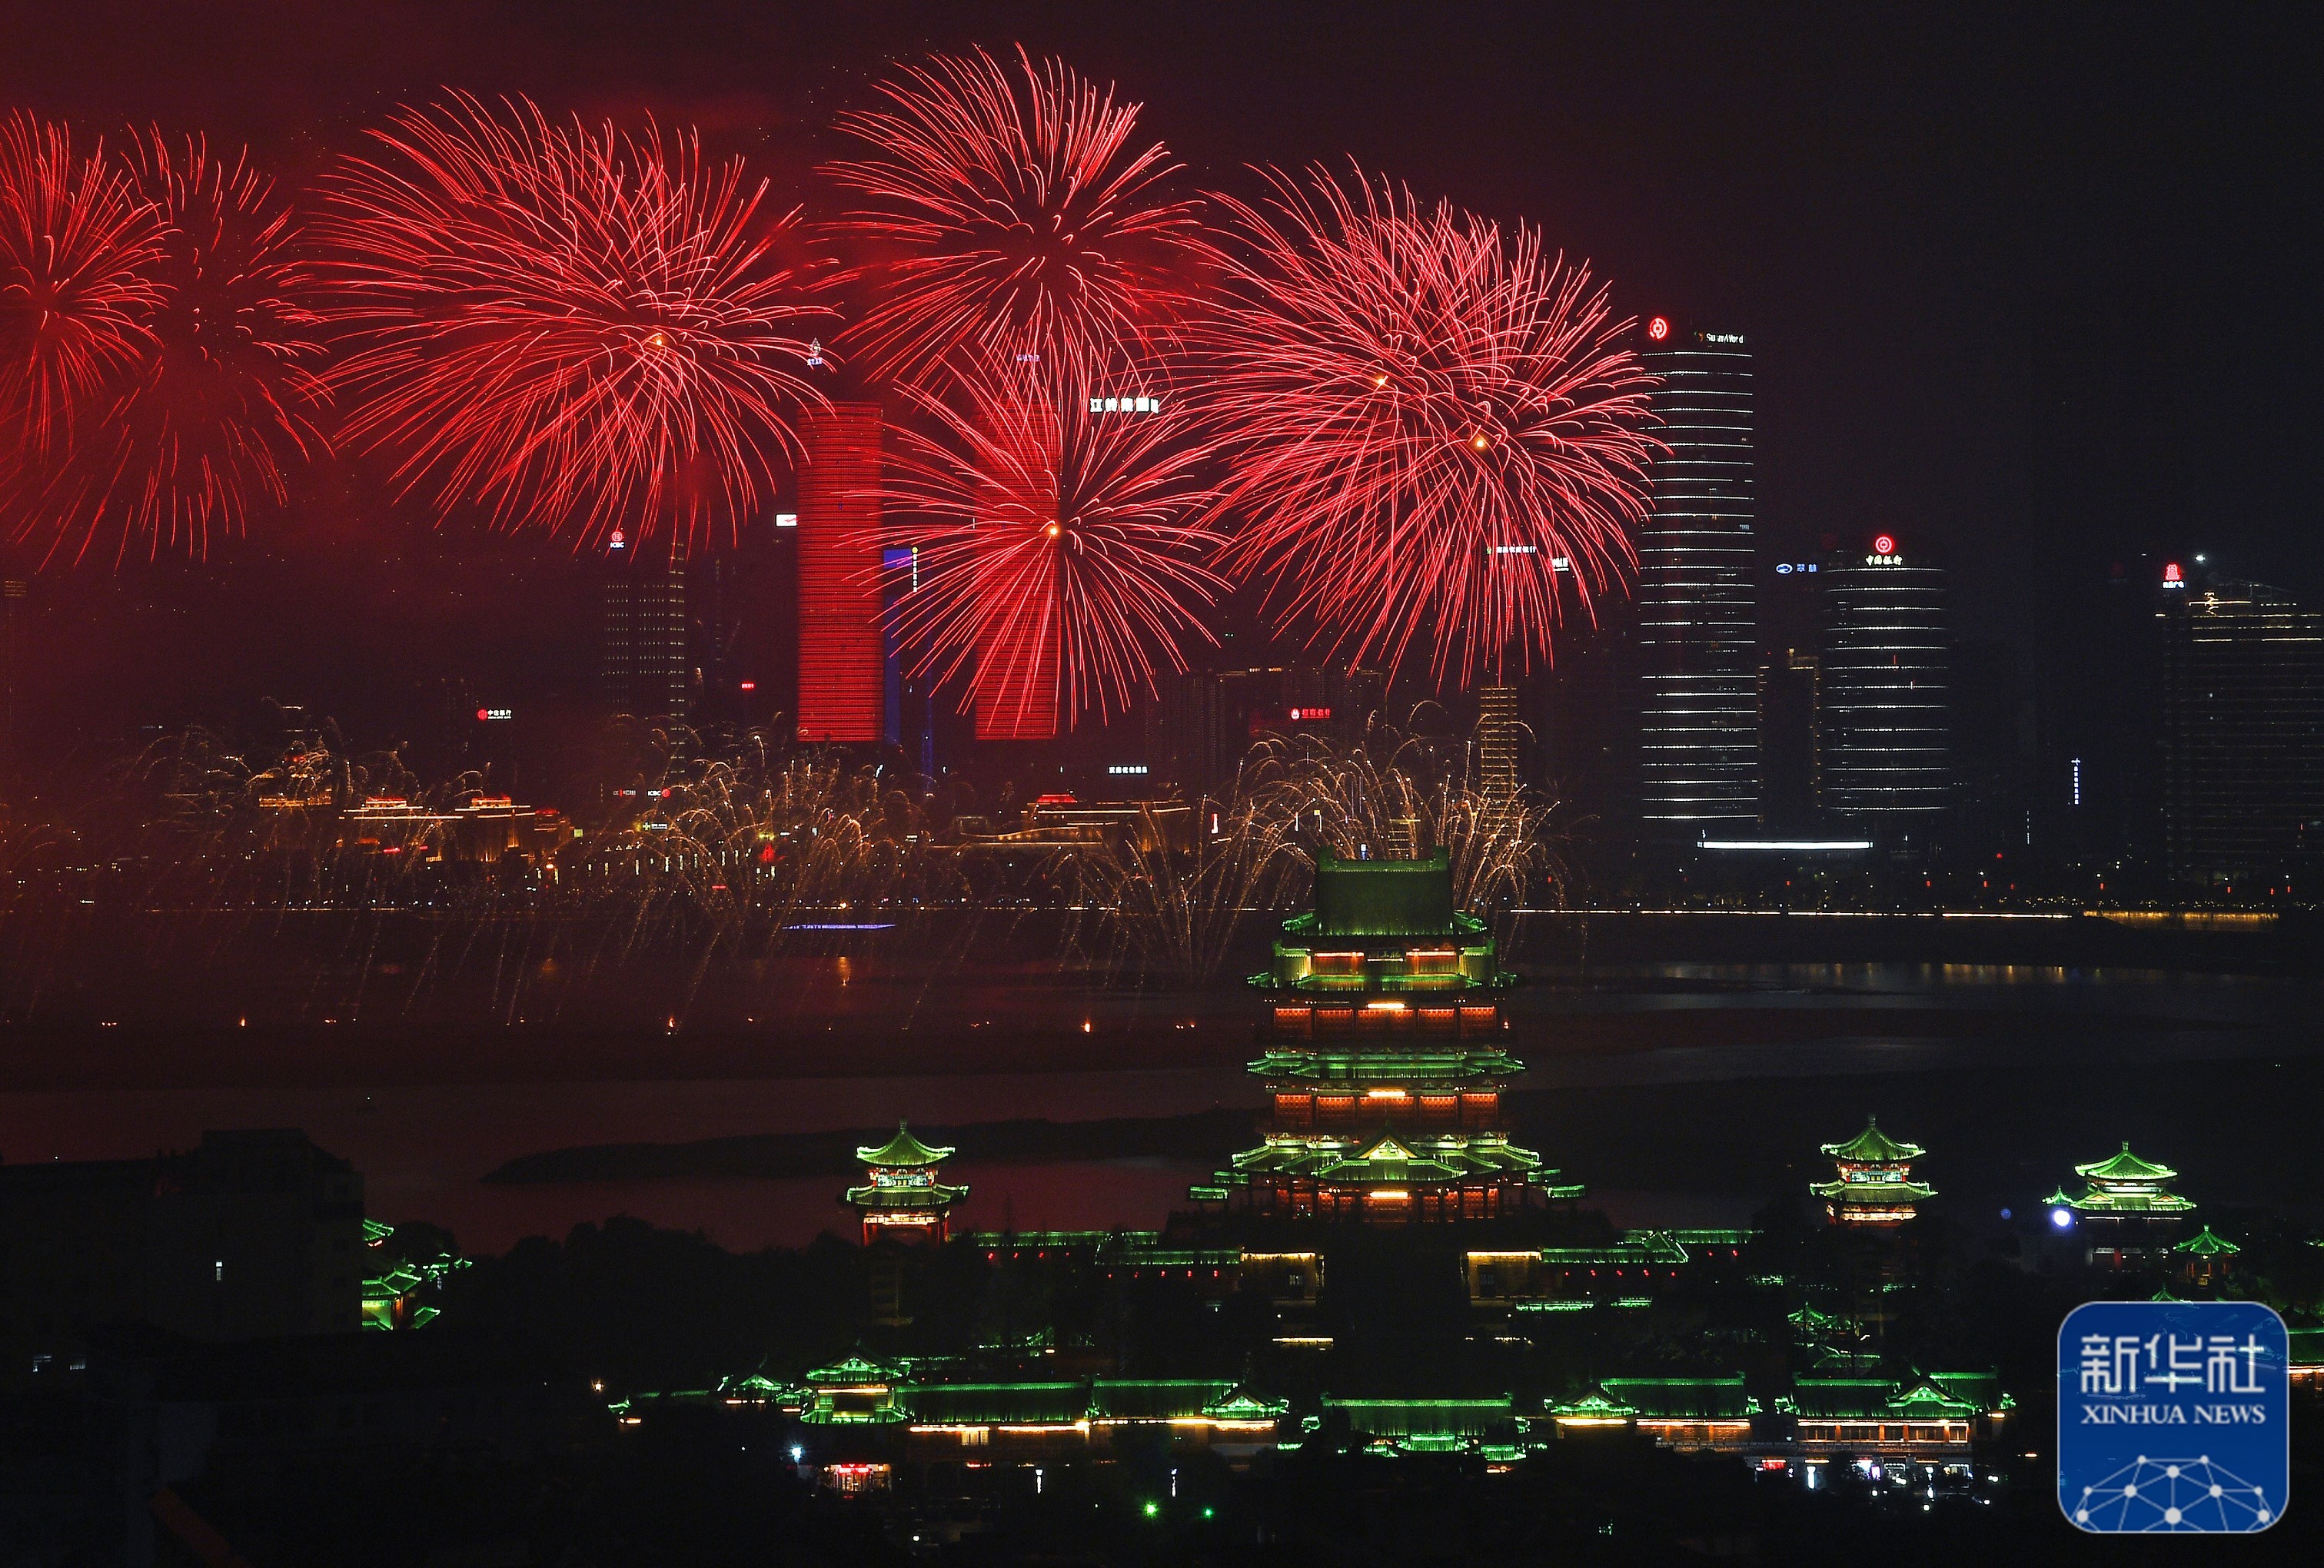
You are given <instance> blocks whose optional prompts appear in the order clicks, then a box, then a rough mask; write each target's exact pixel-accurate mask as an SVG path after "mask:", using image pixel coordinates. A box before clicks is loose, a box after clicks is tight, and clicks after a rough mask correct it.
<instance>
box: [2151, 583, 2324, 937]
mask: <svg viewBox="0 0 2324 1568" xmlns="http://www.w3.org/2000/svg"><path fill="white" fill-rule="evenodd" d="M2163 571H2164V576H2163V590H2162V592H2163V605H2162V610H2161V613H2160V615H2161V621H2162V625H2163V714H2162V718H2163V841H2164V844H2165V847H2166V849H2167V851H2168V854H2169V863H2170V870H2171V874H2172V878H2173V880H2175V881H2182V882H2199V883H2204V884H2208V885H2212V886H2218V887H2222V888H2224V889H2226V890H2230V891H2233V892H2235V893H2237V894H2260V893H2266V892H2271V891H2277V890H2282V889H2283V888H2284V887H2285V886H2286V885H2287V884H2289V885H2290V887H2291V890H2292V891H2293V892H2295V893H2298V892H2301V891H2302V890H2305V891H2306V892H2307V894H2308V895H2309V896H2310V897H2312V896H2313V891H2314V890H2313V886H2312V883H2311V882H2310V876H2311V875H2312V873H2314V872H2318V871H2319V870H2324V614H2319V613H2317V612H2316V611H2313V610H2308V609H2303V608H2301V606H2300V605H2299V604H2295V603H2293V601H2292V599H2291V597H2290V596H2289V595H2286V594H2284V593H2283V592H2282V590H2281V589H2277V588H2271V587H2269V586H2266V585H2265V584H2263V583H2250V582H2243V581H2239V580H2236V579H2232V578H2224V577H2221V578H2212V579H2209V580H2208V581H2205V582H2203V583H2201V584H2200V585H2199V586H2198V585H2195V584H2191V583H2190V582H2189V581H2188V580H2187V577H2186V576H2185V575H2184V574H2183V573H2182V572H2181V568H2180V567H2178V566H2176V565H2171V566H2166V567H2164V568H2163Z"/></svg>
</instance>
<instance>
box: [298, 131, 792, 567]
mask: <svg viewBox="0 0 2324 1568" xmlns="http://www.w3.org/2000/svg"><path fill="white" fill-rule="evenodd" d="M373 135H374V138H375V139H376V140H377V142H378V143H380V146H381V149H382V154H381V156H380V157H379V158H378V159H376V160H359V161H352V162H350V163H349V164H348V165H347V166H346V168H344V169H343V170H342V171H341V172H340V174H339V176H338V178H337V180H336V181H335V182H334V186H333V189H332V192H331V203H330V206H329V208H328V209H327V217H326V218H325V219H324V220H323V221H322V222H320V223H318V231H319V232H320V234H321V235H322V237H323V238H324V240H325V241H326V243H327V245H328V247H329V253H330V259H329V262H328V264H327V277H328V279H329V281H330V284H331V287H332V291H333V292H332V304H331V307H330V310H329V314H330V315H331V316H332V317H333V318H334V319H335V320H337V321H339V322H341V323H343V324H345V326H346V328H347V330H348V335H349V339H350V346H351V349H352V352H351V353H350V355H349V356H348V358H347V360H346V364H345V365H344V367H343V369H342V371H341V373H340V375H339V378H338V380H339V383H340V384H342V385H343V386H344V387H345V388H346V390H347V391H348V392H350V393H351V394H352V396H353V398H354V399H355V409H354V411H353V415H352V418H351V420H349V423H348V426H347V433H348V435H349V436H350V437H351V438H354V439H355V440H356V441H358V442H360V443H362V444H364V445H366V446H374V447H386V448H388V449H390V450H392V452H394V453H395V454H396V455H397V457H398V464H397V467H396V469H395V478H396V480H397V482H398V484H400V485H401V486H403V487H404V488H406V489H410V488H412V487H415V486H418V485H420V484H422V483H423V482H424V483H426V484H429V486H431V487H432V488H433V490H434V492H435V493H436V495H437V497H438V500H439V502H441V503H446V504H449V503H457V502H475V503H481V504H484V505H485V506H486V507H488V508H489V509H490V511H491V514H492V516H493V520H494V521H496V522H501V523H510V522H517V521H521V522H522V523H524V524H526V525H539V526H543V527H547V528H549V529H550V530H559V529H562V528H564V527H566V526H567V525H568V524H572V523H575V522H576V521H577V522H578V525H579V527H580V528H581V530H582V534H581V542H585V543H586V541H587V540H591V539H594V538H595V537H597V536H598V535H601V534H603V533H604V532H606V531H607V530H611V529H613V528H614V527H616V526H628V527H630V528H632V530H636V531H638V532H641V533H642V532H645V531H647V530H650V529H651V528H653V527H655V526H657V524H658V523H659V521H663V520H669V521H673V522H676V523H678V524H679V525H682V526H685V527H687V528H692V527H695V526H697V525H698V524H700V523H701V522H703V521H705V520H706V519H707V518H709V517H710V516H712V515H714V514H715V512H717V511H718V510H719V509H721V508H722V507H723V509H724V512H725V514H726V515H727V517H728V518H729V519H731V518H733V517H736V516H742V515H747V514H749V513H751V512H754V511H756V510H757V509H758V507H759V504H760V501H761V495H762V493H763V492H764V488H765V486H766V485H767V484H770V481H771V476H772V473H773V471H774V470H775V469H776V468H777V467H778V466H780V464H781V462H782V461H783V460H784V459H785V457H787V455H788V454H789V453H791V452H795V451H796V450H797V448H798V440H797V437H796V435H795V434H794V431H793V428H792V423H793V420H794V419H795V418H796V415H797V412H798V409H799V408H800V407H801V406H802V405H810V406H812V405H816V404H819V403H820V402H821V401H822V394H821V393H820V392H817V391H816V389H815V387H814V386H812V385H811V384H810V383H808V382H807V380H806V379H805V372H806V366H807V360H808V358H809V357H810V345H809V340H808V338H807V336H806V335H805V333H804V332H803V331H801V330H800V329H801V328H802V327H803V326H804V325H805V324H806V323H807V322H808V321H809V320H811V319H812V318H816V316H818V315H819V314H820V312H819V311H817V310H816V308H815V307H814V306H812V305H811V304H810V303H809V302H808V301H807V299H806V297H805V291H804V288H803V284H802V280H801V278H800V277H799V275H798V273H797V272H795V271H794V270H793V268H792V267H791V266H790V265H789V264H788V262H787V261H786V260H785V259H784V258H783V255H782V254H781V252H782V249H783V244H784V241H785V231H786V229H787V228H788V225H789V222H790V218H789V217H788V216H782V217H776V216H771V215H769V214H767V213H765V212H763V211H762V208H763V206H764V204H765V200H766V195H767V185H766V183H765V182H764V181H761V182H759V183H758V184H756V185H750V184H746V183H745V180H744V176H743V171H742V163H741V161H739V160H736V161H728V162H725V163H721V164H716V165H711V166H705V164H704V162H703V161H702V159H701V155H700V151H699V148H698V146H697V144H696V141H695V139H694V138H693V136H692V135H691V134H686V135H679V136H677V137H674V138H673V139H672V140H671V141H670V142H669V143H665V142H664V141H663V139H662V136H661V134H660V132H659V129H658V128H655V127H652V126H649V127H648V128H647V129H646V131H645V132H644V133H643V134H641V135H631V134H625V133H622V132H621V131H618V130H616V129H615V128H614V127H613V126H612V125H604V126H601V127H599V128H597V129H595V130H592V129H590V128H589V127H587V126H586V125H583V124H582V123H581V122H580V121H578V120H577V119H576V120H575V121H573V122H572V123H570V124H552V123H551V122H550V121H549V118H548V117H547V116H546V115H543V114H542V113H541V111H540V110H539V108H538V107H537V106H534V105H533V104H531V103H530V102H527V101H524V100H521V99H520V100H508V101H504V102H503V106H502V108H501V111H500V112H497V113H496V112H495V111H493V109H491V108H488V107H487V106H485V105H484V104H483V103H481V102H480V101H478V100H477V99H475V98H473V97H466V96H457V97H455V98H454V99H453V100H452V101H451V102H450V103H448V104H447V105H444V106H438V107H434V108H426V109H407V110H404V111H403V112H402V113H401V114H399V115H397V116H396V117H395V119H394V121H393V122H392V125H391V126H390V127H389V128H387V129H385V130H381V131H375V132H374V133H373Z"/></svg>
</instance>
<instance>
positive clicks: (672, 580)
mask: <svg viewBox="0 0 2324 1568" xmlns="http://www.w3.org/2000/svg"><path fill="white" fill-rule="evenodd" d="M686 567H687V546H686V540H683V539H674V540H667V541H665V540H638V541H632V540H629V539H627V538H626V537H625V536H624V535H623V534H622V532H621V531H620V530H615V532H614V534H613V538H612V540H609V541H608V543H607V545H606V549H605V579H604V623H603V629H604V636H603V639H602V641H601V642H600V645H599V654H600V658H599V662H598V686H599V690H600V692H601V693H602V694H603V696H604V701H605V703H606V706H609V707H611V708H612V709H613V711H615V712H617V713H626V714H634V715H637V716H638V717H640V718H642V719H659V720H665V721H670V722H676V723H682V722H684V721H685V720H686V719H687V717H689V716H690V715H691V713H692V709H693V703H692V697H693V695H694V667H693V662H692V660H691V659H689V658H688V636H687V630H688V628H687V604H686Z"/></svg>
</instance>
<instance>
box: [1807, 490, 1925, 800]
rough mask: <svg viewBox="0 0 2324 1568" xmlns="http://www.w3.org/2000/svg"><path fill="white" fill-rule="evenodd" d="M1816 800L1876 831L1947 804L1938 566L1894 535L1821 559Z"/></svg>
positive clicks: (1881, 535)
mask: <svg viewBox="0 0 2324 1568" xmlns="http://www.w3.org/2000/svg"><path fill="white" fill-rule="evenodd" d="M1822 576H1823V594H1824V604H1825V609H1826V620H1825V629H1824V639H1825V641H1824V655H1823V671H1822V682H1821V710H1822V715H1823V737H1822V739H1823V744H1822V760H1823V803H1824V806H1825V807H1826V808H1827V809H1829V810H1831V811H1832V812H1834V813H1836V814H1837V815H1839V816H1841V817H1844V818H1846V819H1848V820H1849V821H1851V822H1853V823H1857V824H1860V825H1861V826H1865V827H1867V828H1869V829H1874V830H1879V832H1878V835H1879V836H1883V837H1901V836H1904V835H1910V834H1914V833H1925V832H1927V831H1928V827H1929V826H1930V824H1931V823H1932V821H1933V819H1934V818H1935V817H1936V816H1938V815H1939V814H1940V813H1941V812H1943V811H1944V810H1946V809H1947V808H1948V807H1950V806H1951V804H1952V795H1953V771H1952V757H1951V741H1950V709H1949V700H1948V691H1947V687H1948V685H1949V677H1950V647H1949V642H1948V639H1947V635H1946V626H1945V583H1944V573H1943V571H1942V569H1941V568H1940V567H1937V566H1936V565H1935V564H1934V563H1933V562H1932V561H1929V560H1926V559H1924V558H1922V557H1921V556H1919V555H1918V554H1914V553H1909V552H1907V551H1906V549H1904V544H1903V543H1902V541H1900V540H1897V539H1896V538H1895V536H1894V535H1892V534H1886V533H1884V534H1877V535H1875V536H1874V537H1873V538H1871V539H1870V540H1867V541H1866V548H1865V549H1862V550H1860V551H1856V552H1845V551H1844V552H1841V553H1840V554H1838V555H1835V556H1834V557H1832V558H1831V559H1830V560H1829V561H1827V562H1825V563H1824V569H1823V573H1822Z"/></svg>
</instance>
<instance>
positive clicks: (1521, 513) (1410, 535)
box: [1202, 171, 1652, 684]
mask: <svg viewBox="0 0 2324 1568" xmlns="http://www.w3.org/2000/svg"><path fill="white" fill-rule="evenodd" d="M1270 179H1271V180H1272V183H1273V191H1272V195H1271V197H1270V198H1269V199H1268V201H1267V202H1266V203H1265V204H1264V206H1263V207H1253V206H1250V205H1248V204H1246V203H1243V202H1240V201H1237V200H1235V199H1234V198H1220V199H1221V201H1222V205H1223V206H1224V207H1225V208H1226V209H1227V211H1228V213H1229V215H1230V217H1231V225H1232V227H1233V228H1234V230H1235V231H1236V241H1237V243H1236V244H1234V245H1233V247H1232V249H1231V253H1230V258H1229V260H1228V262H1227V263H1226V272H1225V287H1224V290H1223V293H1222V300H1220V302H1219V303H1218V305H1217V307H1216V309H1214V310H1213V312H1212V313H1210V314H1209V315H1208V316H1207V317H1206V318H1205V320H1204V322H1203V327H1202V343H1203V349H1204V376H1205V380H1204V382H1203V387H1202V392H1203V400H1204V403H1205V406H1206V408H1207V409H1208V410H1209V412H1210V414H1211V416H1212V417H1213V420H1215V422H1216V425H1217V427H1218V429H1220V430H1221V431H1222V432H1223V433H1225V434H1227V435H1229V436H1230V437H1231V439H1232V442H1233V447H1232V450H1233V451H1234V453H1235V455H1236V457H1237V458H1238V466H1237V471H1236V474H1235V475H1234V477H1233V478H1232V479H1231V481H1230V483H1229V484H1228V486H1227V492H1226V496H1225V502H1226V506H1227V509H1228V511H1229V512H1231V513H1232V514H1233V515H1235V516H1236V517H1238V518H1239V519H1240V523H1241V526H1240V530H1239V532H1238V533H1237V534H1236V537H1235V539H1234V542H1233V544H1232V545H1231V547H1230V549H1228V551H1227V553H1226V555H1225V558H1224V560H1225V563H1226V564H1227V566H1228V567H1230V568H1231V569H1236V570H1239V571H1247V572H1250V573H1252V574H1253V575H1256V576H1259V577H1260V578H1261V579H1263V580H1264V581H1265V582H1266V583H1267V586H1268V607H1269V608H1270V610H1271V611H1273V612H1274V613H1277V614H1279V615H1281V616H1282V617H1284V618H1285V619H1286V620H1290V621H1292V622H1295V623H1302V624H1305V625H1306V626H1307V627H1309V628H1310V630H1311V632H1312V633H1313V636H1314V640H1315V641H1317V642H1318V643H1319V644H1328V645H1329V646H1330V647H1331V648H1332V649H1333V651H1334V652H1335V653H1336V654H1338V655H1340V656H1342V657H1345V658H1347V659H1351V660H1353V661H1366V662H1371V661H1377V662H1379V663H1381V664H1384V665H1385V666H1386V667H1387V668H1388V670H1389V672H1390V674H1391V675H1393V673H1394V672H1395V670H1396V669H1397V667H1398V666H1400V665H1401V664H1402V663H1403V662H1404V660H1405V659H1406V658H1407V657H1409V656H1411V655H1412V654H1413V653H1414V651H1415V644H1416V643H1423V644H1425V645H1426V646H1427V649H1428V654H1429V667H1430V670H1431V673H1432V674H1433V675H1434V677H1435V678H1437V679H1439V680H1440V681H1442V680H1444V679H1446V678H1452V677H1455V676H1457V677H1458V678H1459V679H1460V680H1461V681H1462V683H1463V684H1466V683H1467V682H1469V681H1470V680H1471V679H1472V678H1475V677H1477V676H1478V675H1479V674H1480V673H1482V674H1484V675H1486V676H1489V677H1490V678H1501V677H1502V676H1503V674H1504V673H1505V671H1507V670H1508V669H1510V668H1512V667H1514V668H1515V669H1525V668H1527V667H1528V666H1529V665H1530V664H1531V663H1532V662H1533V661H1534V660H1535V659H1536V658H1540V659H1546V658H1547V657H1549V655H1550V652H1551V647H1550V638H1551V633H1552V632H1553V631H1554V628H1555V626H1556V625H1557V623H1558V622H1559V620H1560V618H1561V615H1562V614H1563V611H1564V609H1565V607H1566V603H1567V601H1568V600H1569V599H1570V600H1571V602H1572V604H1573V606H1574V607H1575V608H1577V609H1579V610H1580V611H1581V612H1582V613H1584V614H1589V613H1592V611H1591V605H1592V601H1593V597H1594V595H1597V594H1598V593H1600V592H1601V591H1603V590H1604V589H1605V588H1606V587H1607V586H1608V585H1609V584H1610V583H1612V582H1614V581H1616V580H1617V579H1618V574H1619V573H1620V572H1621V571H1622V570H1623V569H1624V568H1625V567H1628V566H1629V565H1630V564H1631V562H1632V561H1633V559H1634V556H1633V550H1632V546H1631V542H1630V539H1629V531H1628V530H1630V529H1632V528H1633V527H1635V525H1636V524H1637V522H1638V521H1640V519H1642V518H1643V516H1644V515H1645V512H1646V506H1645V493H1646V483H1647V463H1648V458H1649V456H1650V453H1651V450H1652V442H1651V440H1650V439H1649V438H1648V437H1647V436H1646V433H1645V430H1644V425H1645V422H1646V392H1647V390H1648V388H1649V386H1650V385H1651V379H1650V378H1649V377H1648V376H1647V374H1646V373H1645V371H1644V370H1643V369H1642V368H1641V366H1640V365H1639V364H1638V362H1637V357H1636V356H1635V355H1633V354H1632V353H1631V352H1630V351H1629V350H1628V348H1626V347H1624V346H1622V344H1621V342H1620V334H1621V332H1622V328H1623V324H1621V323H1618V322H1615V321H1613V320H1612V319H1611V318H1610V317H1609V311H1608V308H1607V303H1606V294H1605V290H1604V289H1603V288H1602V287H1599V288H1593V287H1592V286H1591V280H1590V274H1589V272H1588V270H1587V269H1586V268H1583V267H1580V266H1569V265H1568V264H1567V263H1565V261H1564V259H1563V257H1562V256H1561V257H1551V256H1545V255H1544V254H1543V253H1542V248H1541V237H1540V235H1538V234H1537V233H1536V232H1535V231H1534V230H1532V229H1529V228H1525V227H1522V226H1521V227H1519V228H1517V230H1516V231H1515V232H1514V234H1512V235H1504V234H1503V233H1502V231H1501V230H1500V228H1499V226H1497V225H1494V224H1492V223H1489V222H1487V221H1485V220H1483V219H1481V218H1478V217H1474V216H1471V215H1469V214H1464V213H1461V212H1458V211H1456V210H1455V209H1454V208H1452V207H1451V206H1450V205H1448V204H1443V203H1440V204H1438V205H1437V206H1435V207H1434V208H1423V207H1422V206H1420V204H1419V203H1418V202H1416V200H1415V199H1414V198H1413V197H1412V195H1411V193H1410V192H1409V191H1405V190H1399V189H1396V188H1394V187H1391V186H1389V185H1388V184H1387V183H1385V182H1382V183H1381V184H1379V185H1378V186H1375V185H1373V184H1371V183H1370V182H1369V181H1366V180H1358V181H1357V182H1355V185H1354V188H1353V189H1350V188H1349V187H1348V186H1347V185H1343V184H1342V183H1341V182H1340V181H1338V180H1334V179H1333V178H1331V177H1330V176H1329V175H1327V174H1324V173H1322V172H1320V171H1318V172H1317V173H1316V174H1314V177H1313V179H1312V180H1311V181H1310V182H1309V184H1308V185H1307V186H1306V187H1301V186H1300V185H1298V184H1296V182H1294V181H1293V180H1290V179H1289V178H1288V177H1286V176H1283V175H1279V174H1278V175H1273V176H1270ZM1561 563H1562V564H1561Z"/></svg>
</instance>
